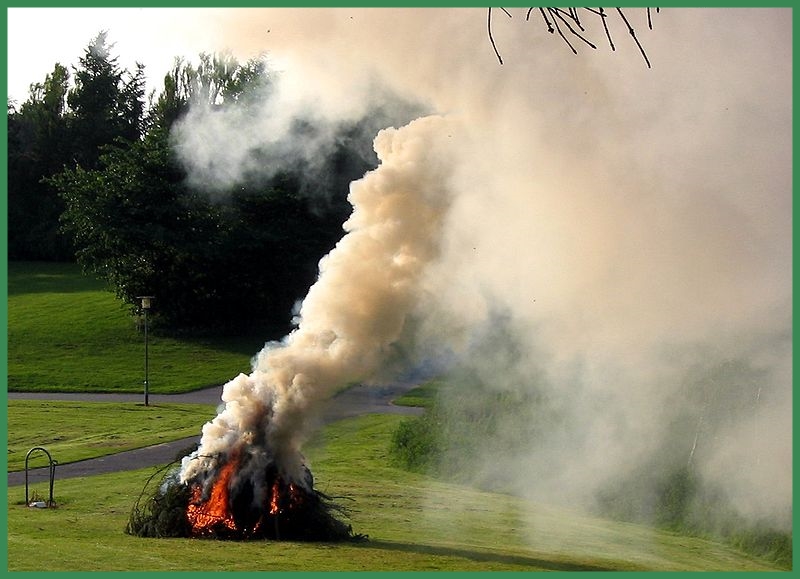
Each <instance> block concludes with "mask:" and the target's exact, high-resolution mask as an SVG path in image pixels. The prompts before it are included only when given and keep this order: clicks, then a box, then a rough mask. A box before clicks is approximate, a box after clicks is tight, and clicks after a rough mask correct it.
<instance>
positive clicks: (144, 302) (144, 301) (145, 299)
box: [139, 296, 153, 406]
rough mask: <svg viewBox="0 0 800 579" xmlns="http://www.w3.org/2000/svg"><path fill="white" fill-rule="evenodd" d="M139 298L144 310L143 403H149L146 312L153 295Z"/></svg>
mask: <svg viewBox="0 0 800 579" xmlns="http://www.w3.org/2000/svg"><path fill="white" fill-rule="evenodd" d="M139 299H141V300H142V311H144V405H145V406H149V405H150V392H149V388H150V384H149V370H150V368H149V366H150V359H149V355H148V344H147V312H148V311H149V310H150V300H152V299H153V296H139Z"/></svg>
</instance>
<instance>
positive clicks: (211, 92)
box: [150, 53, 269, 128]
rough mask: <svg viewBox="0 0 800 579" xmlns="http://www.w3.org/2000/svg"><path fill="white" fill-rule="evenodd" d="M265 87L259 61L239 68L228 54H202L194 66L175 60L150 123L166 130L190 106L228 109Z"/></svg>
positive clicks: (263, 68)
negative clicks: (228, 106)
mask: <svg viewBox="0 0 800 579" xmlns="http://www.w3.org/2000/svg"><path fill="white" fill-rule="evenodd" d="M268 83H269V76H268V74H267V69H266V63H265V61H264V59H262V58H253V59H250V60H248V61H247V62H246V63H243V64H242V63H239V62H238V61H236V59H235V58H233V57H232V56H230V55H228V54H223V55H216V54H215V55H209V54H206V53H202V54H201V55H200V62H199V64H198V65H197V66H194V65H193V64H191V63H190V62H187V61H185V60H184V59H182V58H176V59H175V62H174V64H173V67H172V70H170V71H169V72H168V73H167V74H166V75H165V76H164V87H163V89H162V91H161V93H160V94H159V96H158V99H157V100H156V102H155V104H154V105H153V107H152V109H151V111H150V116H151V122H152V123H154V124H156V125H158V126H160V127H164V128H169V127H171V126H172V124H173V123H174V122H175V121H177V120H178V119H179V118H180V117H181V116H182V115H183V114H184V113H185V112H186V111H187V110H188V108H189V106H190V105H198V104H201V105H205V106H210V107H214V106H218V107H219V106H223V105H230V104H231V103H234V102H240V101H242V100H245V99H248V98H251V97H252V96H253V95H254V94H256V93H257V91H258V90H259V89H260V88H262V87H264V86H266V85H267V84H268Z"/></svg>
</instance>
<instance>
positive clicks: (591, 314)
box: [187, 9, 792, 527]
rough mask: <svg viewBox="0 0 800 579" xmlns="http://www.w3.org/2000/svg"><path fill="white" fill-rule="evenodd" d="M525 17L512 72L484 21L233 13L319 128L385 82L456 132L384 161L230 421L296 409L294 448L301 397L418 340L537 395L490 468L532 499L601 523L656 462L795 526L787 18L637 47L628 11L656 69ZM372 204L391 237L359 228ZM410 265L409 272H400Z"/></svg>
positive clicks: (495, 384)
mask: <svg viewBox="0 0 800 579" xmlns="http://www.w3.org/2000/svg"><path fill="white" fill-rule="evenodd" d="M524 12H525V11H524V10H522V11H521V12H513V13H512V14H513V15H514V18H512V19H508V18H497V19H496V22H495V28H494V37H495V39H496V40H497V42H498V46H499V47H500V48H501V50H502V52H503V55H504V61H505V64H504V65H503V66H500V65H499V64H498V63H497V60H496V57H495V55H494V53H493V51H492V50H491V47H490V45H489V43H488V40H487V39H486V31H485V12H484V11H483V10H461V9H456V10H433V9H430V10H428V9H426V10H419V9H414V10H412V9H407V10H395V9H391V10H389V9H368V10H355V9H330V10H319V9H314V10H272V9H263V10H246V11H240V10H232V11H228V12H224V13H223V14H222V16H221V18H220V19H219V20H218V22H219V23H220V26H219V31H221V32H220V33H222V34H224V33H225V32H227V35H225V37H224V39H220V40H219V41H220V42H221V43H223V44H224V45H225V47H227V48H232V49H234V50H239V51H242V53H244V54H248V51H251V52H252V51H263V50H267V51H270V52H271V53H272V54H274V55H276V57H278V58H280V59H281V62H282V63H284V64H283V65H284V67H285V72H284V76H285V78H284V81H285V88H286V90H287V93H286V94H287V95H289V96H290V98H289V101H293V102H297V103H304V104H305V105H307V106H310V107H311V108H312V109H313V110H314V112H315V114H318V115H321V116H323V117H324V118H329V119H338V118H348V117H349V116H351V115H353V113H354V111H358V110H361V109H362V108H363V107H365V106H366V103H369V102H370V101H371V98H370V91H369V90H367V89H368V87H371V86H375V82H376V79H379V80H380V82H382V83H384V84H385V85H386V86H387V87H389V88H390V89H391V90H392V91H394V92H396V93H397V94H400V95H402V96H404V97H405V96H408V97H410V98H412V99H413V100H414V101H416V102H425V103H430V105H431V107H433V108H434V109H435V110H436V111H437V112H438V113H440V114H441V115H443V116H444V117H445V119H446V120H443V119H439V118H430V119H423V120H420V121H417V122H415V123H412V124H411V125H410V126H408V127H406V128H404V129H400V130H399V131H394V130H391V131H389V132H387V133H384V134H382V135H381V136H379V137H378V139H377V141H376V146H377V148H378V149H379V155H381V156H382V158H383V162H384V166H383V167H382V168H380V169H379V170H378V171H376V172H375V173H372V174H370V175H368V176H367V178H366V179H365V181H364V183H363V184H362V185H356V186H354V193H353V201H354V203H355V204H356V209H355V213H354V216H353V217H352V218H351V221H350V226H351V227H352V228H353V230H352V235H354V236H358V237H361V238H364V244H363V245H361V244H359V245H358V247H356V246H355V245H354V244H353V245H351V244H350V242H349V241H347V239H348V238H347V237H345V238H344V239H343V243H342V244H340V247H337V249H336V250H334V252H333V253H332V254H331V255H330V256H329V257H328V258H326V259H325V260H324V261H323V263H322V264H321V275H320V281H319V282H318V284H317V285H316V286H314V287H313V288H312V290H311V292H310V293H309V296H308V297H307V298H306V300H305V302H304V305H303V312H302V314H301V315H302V322H301V325H300V328H298V331H297V333H296V334H295V335H293V336H290V337H289V338H287V341H286V343H285V344H283V345H279V346H276V345H269V346H268V347H267V348H266V349H265V350H264V351H263V352H262V353H261V354H260V355H259V356H258V357H257V359H256V362H255V366H254V373H253V374H252V375H251V376H249V377H245V376H240V377H239V378H236V379H235V380H234V381H233V382H232V383H231V385H229V386H228V387H227V388H226V394H225V397H226V401H227V402H228V408H230V409H233V408H234V407H235V406H237V405H240V404H245V402H244V400H250V398H251V397H252V398H254V399H255V400H256V401H255V402H252V404H258V402H257V401H258V400H262V401H263V400H269V399H270V396H276V397H277V398H276V399H275V412H276V415H277V414H278V413H283V412H284V407H286V406H287V405H290V404H294V406H293V408H292V409H291V410H289V409H286V410H285V414H283V416H284V418H285V421H284V420H283V419H281V420H276V423H275V425H274V426H270V428H275V429H276V430H279V431H281V432H282V433H284V435H287V436H289V437H290V438H295V433H294V432H293V429H295V428H297V429H298V430H299V431H300V432H303V429H302V428H299V426H298V424H300V423H302V422H303V421H304V420H305V417H306V416H307V414H306V410H307V409H308V406H315V405H316V404H317V402H318V401H320V400H321V399H324V397H325V396H327V395H329V394H330V392H331V389H332V388H335V387H336V386H338V385H340V384H341V383H342V382H343V381H346V380H349V379H355V378H364V377H367V376H369V374H371V373H372V372H374V371H376V370H378V369H379V368H380V366H381V364H382V361H383V359H384V357H385V356H387V355H389V354H390V351H391V349H392V345H393V344H395V345H397V344H399V345H403V346H404V347H405V348H408V347H410V346H409V344H413V345H414V346H415V347H416V348H417V351H418V352H419V355H420V357H421V358H423V357H431V356H434V355H436V354H440V355H441V356H443V357H444V356H445V355H446V356H449V357H455V359H456V360H458V362H457V369H456V371H460V372H464V373H466V374H468V375H470V377H471V381H472V383H474V384H480V387H481V388H497V389H501V390H503V389H504V390H509V391H522V392H532V393H534V392H535V393H536V394H537V396H535V397H532V399H536V400H537V403H536V405H535V406H532V407H531V408H529V409H525V412H527V413H528V415H529V416H530V417H531V420H535V421H538V422H537V425H538V426H539V428H537V429H536V432H537V433H538V437H537V438H536V439H535V440H528V439H526V438H525V436H526V435H524V432H528V431H524V432H523V431H520V430H519V429H518V428H515V423H514V422H512V421H509V423H508V428H505V429H500V431H499V432H498V433H497V436H498V438H499V439H500V440H501V441H502V440H508V441H510V442H512V443H513V444H509V445H506V446H507V447H508V448H511V449H513V452H512V453H509V454H508V455H507V456H504V455H503V454H502V453H498V452H492V453H490V454H488V455H487V456H486V468H485V469H484V472H492V471H495V472H496V471H498V470H502V472H503V473H504V476H505V478H507V479H509V480H510V481H511V482H510V484H512V486H514V487H515V489H516V490H518V491H519V492H522V493H525V494H526V495H528V496H531V497H533V498H537V499H542V500H545V499H546V500H558V501H561V502H568V503H570V504H585V505H587V506H591V505H592V504H594V502H595V501H596V500H598V496H600V495H602V494H603V492H606V491H607V489H609V488H614V486H615V484H617V485H618V486H621V485H622V484H623V482H624V483H625V484H630V481H631V480H637V477H638V479H639V480H640V481H641V482H642V484H646V483H647V477H644V476H640V475H641V473H642V472H643V469H645V468H646V467H647V466H648V465H652V464H658V460H659V457H662V458H664V460H665V461H669V462H670V463H671V464H675V465H685V466H686V467H687V468H691V469H692V472H694V473H696V474H697V476H698V477H699V478H700V480H701V482H702V484H703V485H704V488H707V489H713V490H714V492H716V493H718V494H721V495H723V496H725V497H726V498H727V499H728V502H729V503H730V504H732V505H734V506H735V508H736V509H737V510H738V511H739V513H740V514H741V515H742V516H747V517H753V518H755V519H762V518H767V519H769V520H770V522H771V524H774V525H777V526H782V527H790V525H791V507H792V495H791V488H792V484H791V481H792V469H791V465H792V448H791V439H792V437H791V433H792V430H791V428H792V413H791V400H792V392H791V383H792V357H791V326H792V305H791V304H792V302H791V292H792V284H791V258H792V249H791V226H792V223H791V208H792V196H791V191H792V189H791V151H792V140H791V139H792V133H791V112H792V111H791V79H792V70H791V50H792V48H791V47H792V43H791V34H792V30H791V21H792V19H791V13H790V11H789V10H775V9H764V10H761V9H758V10H756V9H747V10H741V9H723V10H700V9H665V10H662V11H661V13H660V14H658V15H657V16H655V17H654V29H653V30H652V31H648V30H646V23H645V21H644V11H643V10H642V11H641V13H640V14H639V16H640V18H639V19H638V20H637V19H636V18H635V17H634V16H633V14H632V13H633V12H634V11H633V10H631V11H630V12H631V14H630V15H631V20H632V21H633V22H632V23H633V24H634V26H635V27H636V28H637V31H638V35H639V38H640V40H641V41H642V43H643V45H644V46H645V48H646V50H647V53H648V56H649V59H650V62H651V63H652V66H653V68H652V69H648V68H647V67H646V66H645V64H644V63H643V62H642V60H641V58H640V55H639V54H638V51H637V50H636V48H635V47H634V46H633V44H632V43H629V45H627V46H626V41H625V40H624V34H625V31H624V30H622V31H617V32H616V36H615V38H616V39H617V40H618V42H617V47H616V51H614V52H612V51H610V50H607V49H604V48H603V46H602V45H601V46H600V47H599V48H598V50H597V51H592V50H590V49H588V48H585V49H582V50H581V51H580V53H579V55H577V56H575V55H573V54H572V53H571V52H570V51H569V50H568V49H567V48H566V46H564V45H563V44H562V43H561V42H560V41H559V40H558V39H554V37H552V36H550V35H548V34H547V33H546V32H545V31H538V30H534V28H533V27H532V26H531V25H530V24H526V23H525V22H524ZM601 38H602V37H601ZM289 101H287V102H289ZM310 103H311V104H310ZM197 120H202V119H197ZM268 122H271V121H268V120H265V123H268ZM202 126H204V127H205V126H206V125H202ZM267 126H268V125H267V124H265V125H264V127H265V128H264V129H263V131H262V130H261V129H260V127H259V130H257V131H255V132H253V137H254V139H255V140H256V141H258V139H259V132H263V133H264V135H263V137H264V138H265V139H266V140H267V142H269V139H271V138H272V137H271V135H270V134H269V130H267V129H266V127H267ZM284 128H285V127H284ZM220 134H221V135H224V134H226V133H224V132H223V133H220ZM451 136H452V137H451ZM232 138H233V139H234V141H233V142H236V139H237V137H236V135H233V136H232ZM226 139H227V137H225V138H222V137H221V136H219V137H215V139H214V142H215V143H216V144H217V148H218V149H219V150H226V151H227V150H231V147H232V146H233V145H229V143H228V141H227V140H226ZM187 142H188V141H187ZM239 143H240V144H241V143H245V145H247V143H248V141H247V140H246V139H245V140H243V141H240V142H239ZM236 146H239V145H236ZM247 146H250V145H247ZM395 154H397V157H395ZM228 163H229V161H226V163H222V164H221V165H225V164H228ZM234 164H235V163H234ZM217 165H220V164H219V163H216V162H215V163H214V164H213V166H217ZM209 166H211V165H209ZM226 170H227V169H226ZM418 179H419V180H418ZM392 183H395V184H394V185H393V184H392ZM371 184H374V185H376V186H377V187H378V190H376V195H375V196H374V197H373V196H369V197H368V198H367V197H366V196H365V198H364V199H363V200H362V199H361V195H360V194H359V191H363V190H365V189H366V188H368V187H370V186H371ZM396 187H399V189H397V188H396ZM399 190H403V191H404V193H405V194H408V195H410V197H408V200H411V199H415V196H416V195H422V201H421V205H408V203H407V202H406V201H404V202H403V203H399V202H398V203H395V202H394V197H392V194H390V193H389V191H399ZM384 195H386V197H384ZM379 200H380V201H379ZM445 200H446V202H444V201H445ZM362 202H363V203H365V204H366V205H365V206H364V207H362V206H361V205H360V204H361V203H362ZM378 202H380V203H381V206H380V207H376V206H373V203H378ZM415 203H416V202H415ZM432 207H433V208H435V209H432ZM373 210H377V211H378V212H379V213H381V219H382V223H383V224H384V225H381V226H377V225H376V226H375V227H377V228H378V229H381V230H383V229H384V228H389V230H388V231H383V233H387V232H388V233H389V235H390V237H391V239H392V241H391V245H390V246H383V245H382V244H380V243H378V242H377V241H375V240H374V239H372V233H371V231H373V230H372V229H370V227H372V226H371V225H370V226H367V227H366V229H364V230H363V231H362V230H361V229H360V228H361V226H362V223H361V220H362V217H361V216H362V215H364V214H365V212H367V211H373ZM395 211H397V212H398V213H397V214H396V215H395V213H394V212H395ZM353 239H354V240H355V237H353ZM376 244H377V245H376ZM373 249H376V250H377V251H378V253H377V255H379V256H381V257H380V258H379V260H378V261H375V259H374V258H373V257H372V253H371V252H372V250H373ZM351 251H352V252H354V254H353V256H354V257H355V259H354V260H353V261H352V262H349V264H348V265H345V263H344V262H345V261H349V259H350V257H349V255H350V252H351ZM387 251H388V253H387ZM346 255H348V257H347V258H346V257H345V256H346ZM407 256H408V257H410V256H414V258H413V260H409V261H408V264H407V267H409V268H411V270H413V272H412V273H408V274H407V272H406V269H405V267H406V266H405V265H404V266H403V267H401V268H400V269H398V270H395V269H393V268H394V267H395V266H396V265H397V263H396V260H398V259H399V260H400V261H401V262H403V263H405V259H406V257H407ZM391 263H393V264H394V265H393V266H392V267H387V265H388V264H391ZM256 266H257V265H256ZM340 266H341V268H340ZM350 267H353V268H354V269H352V270H350V269H348V268H350ZM391 272H396V273H397V274H399V275H401V277H400V278H395V277H393V276H394V275H395V273H391ZM401 272H402V273H401ZM328 279H330V281H328ZM328 292H330V294H329V295H328ZM395 292H397V293H395ZM323 294H326V295H324V296H323ZM375 296H377V298H378V299H381V300H383V299H387V300H388V301H385V302H383V305H382V306H380V307H379V308H378V309H377V310H375V309H372V308H371V307H370V306H368V304H371V303H372V300H373V298H374V297H375ZM497 311H500V312H503V313H504V315H507V316H508V320H509V321H508V322H507V329H508V331H507V332H505V333H504V335H503V337H502V338H499V337H498V336H497V333H496V332H493V331H492V328H493V327H495V325H496V323H497V318H496V317H495V316H494V315H493V314H494V313H495V312H497ZM406 313H407V314H408V315H406ZM387 316H388V317H387ZM345 327H346V328H347V329H346V330H345V329H344V328H345ZM306 328H307V329H306ZM343 336H347V337H348V338H347V339H341V337H343ZM350 336H352V340H351V339H350ZM356 344H358V348H356V347H355V345H356ZM362 345H363V346H364V347H365V349H364V350H361V349H360V348H361V346H362ZM511 346H513V348H512V347H511ZM509 351H513V352H515V354H514V355H513V356H512V355H508V352H509ZM317 352H324V355H325V357H324V358H322V359H320V360H316V359H312V358H313V356H316V355H317V354H316V353H317ZM334 359H336V360H337V361H338V362H339V363H341V367H339V368H337V369H336V370H335V371H334V370H333V369H332V368H331V364H332V361H333V360H334ZM273 360H275V361H277V360H281V363H283V361H284V360H285V362H286V364H287V366H286V368H287V370H286V371H287V372H290V373H289V374H287V375H281V376H280V377H278V376H272V375H271V374H275V373H277V372H279V371H278V370H272V369H268V368H271V365H272V363H273V362H272V361H273ZM301 368H302V369H301ZM280 372H281V373H283V372H284V370H280ZM293 372H297V373H296V374H292V373H293ZM327 372H331V374H329V375H326V376H325V377H324V378H323V377H322V374H323V373H327ZM264 379H268V380H269V381H270V383H274V384H280V386H279V387H278V389H277V390H276V391H275V393H274V394H272V393H267V392H266V391H265V390H264V388H263V387H262V380H264ZM312 383H313V384H314V386H313V388H312V387H311V386H310V385H311V384H312ZM463 396H470V392H469V391H465V392H463ZM239 400H241V401H242V402H239ZM247 404H251V402H247ZM225 416H226V415H224V414H223V415H221V416H220V417H218V419H217V421H215V423H214V425H212V426H209V427H207V428H208V429H209V431H210V430H212V429H215V428H217V426H218V425H221V424H222V423H223V422H225V421H226V420H227V418H226V417H225ZM231 424H233V423H232V422H231V423H228V426H230V425H231ZM237 424H239V423H237ZM241 424H244V423H241ZM232 428H233V430H232V431H231V432H233V433H235V434H237V435H238V434H240V433H241V429H243V428H245V427H244V426H236V427H232ZM237 428H238V429H239V430H237ZM207 436H210V433H209V434H207ZM215 436H216V435H215ZM221 436H222V435H221ZM301 439H302V436H300V437H299V438H298V439H297V440H295V441H293V442H292V443H291V445H290V446H292V447H293V448H296V447H297V445H299V444H300V442H301ZM204 440H206V439H205V438H204ZM502 446H503V445H502V444H499V445H494V446H493V448H495V449H496V448H500V447H502ZM479 470H480V469H479ZM479 475H480V473H479ZM709 492H710V491H709Z"/></svg>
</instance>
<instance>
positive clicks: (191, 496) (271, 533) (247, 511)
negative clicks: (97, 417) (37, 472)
mask: <svg viewBox="0 0 800 579" xmlns="http://www.w3.org/2000/svg"><path fill="white" fill-rule="evenodd" d="M218 458H219V459H220V460H218V461H217V463H218V465H219V466H218V468H217V469H216V470H215V471H214V472H213V473H211V474H208V473H207V474H206V476H204V479H203V480H194V481H189V482H188V483H184V482H181V481H180V480H179V479H178V477H177V470H176V469H175V468H174V463H173V464H171V465H168V466H167V467H165V468H164V469H162V470H161V471H159V472H157V473H155V474H154V475H153V476H152V477H151V478H150V479H149V480H148V481H147V483H146V484H145V488H144V489H143V490H142V494H141V495H140V497H139V499H138V500H137V501H136V503H135V504H134V507H133V509H132V511H131V515H130V518H129V521H128V525H127V527H126V529H125V531H126V532H127V533H128V534H130V535H136V536H140V537H154V538H168V537H187V538H188V537H191V538H205V539H224V540H259V539H261V540H275V541H280V540H287V541H325V542H333V541H358V540H364V539H366V536H364V535H360V534H356V533H353V529H352V527H351V526H350V525H348V524H347V523H345V522H343V521H342V520H341V518H340V517H346V516H347V512H346V510H345V509H344V508H343V507H342V506H341V505H340V504H337V503H336V502H335V500H334V498H333V497H329V496H327V495H325V494H323V493H321V492H320V491H318V490H316V489H314V488H313V477H312V475H311V472H310V471H309V470H308V468H307V467H304V473H305V477H304V478H305V480H304V481H302V482H290V481H287V480H285V478H284V477H283V476H281V474H280V473H279V472H278V468H277V466H276V465H275V464H274V463H270V464H269V465H267V467H266V468H264V469H262V470H260V471H259V475H258V476H256V477H253V476H251V475H248V476H238V475H239V474H240V473H241V472H242V471H244V470H247V469H246V465H245V464H244V463H245V462H246V459H243V458H242V455H240V454H239V453H233V454H231V455H230V456H228V457H224V458H223V457H218ZM165 471H167V472H166V474H165V475H163V476H162V478H161V480H160V481H159V484H158V486H157V487H156V488H155V489H153V490H149V491H148V489H149V488H150V487H151V485H152V484H153V482H154V479H155V477H156V476H157V475H158V474H163V473H164V472H165ZM148 492H149V493H150V494H149V496H146V495H147V493H148Z"/></svg>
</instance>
